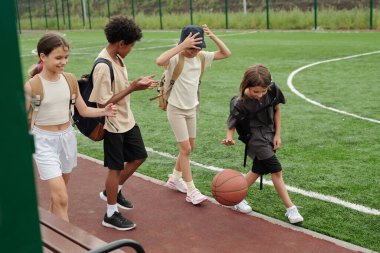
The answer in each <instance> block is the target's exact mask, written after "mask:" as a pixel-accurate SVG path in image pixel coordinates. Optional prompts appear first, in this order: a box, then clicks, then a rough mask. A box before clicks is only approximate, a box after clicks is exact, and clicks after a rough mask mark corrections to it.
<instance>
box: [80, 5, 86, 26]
mask: <svg viewBox="0 0 380 253" xmlns="http://www.w3.org/2000/svg"><path fill="white" fill-rule="evenodd" d="M80 2H81V5H82V23H83V29H85V28H86V13H85V9H84V0H81V1H80Z"/></svg>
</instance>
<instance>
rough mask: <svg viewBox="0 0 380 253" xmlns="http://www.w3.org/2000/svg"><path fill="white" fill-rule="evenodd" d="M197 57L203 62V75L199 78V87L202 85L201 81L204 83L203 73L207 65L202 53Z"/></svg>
mask: <svg viewBox="0 0 380 253" xmlns="http://www.w3.org/2000/svg"><path fill="white" fill-rule="evenodd" d="M197 57H198V58H199V59H200V60H201V74H200V76H199V85H200V84H201V81H202V76H203V72H204V70H205V64H206V57H205V55H204V54H202V52H200V53H199V54H198V55H197Z"/></svg>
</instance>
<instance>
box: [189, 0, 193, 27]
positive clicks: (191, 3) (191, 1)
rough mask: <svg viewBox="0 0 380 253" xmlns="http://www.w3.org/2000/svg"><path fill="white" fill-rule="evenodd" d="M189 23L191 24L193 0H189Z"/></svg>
mask: <svg viewBox="0 0 380 253" xmlns="http://www.w3.org/2000/svg"><path fill="white" fill-rule="evenodd" d="M189 4H190V25H192V24H193V0H190V2H189Z"/></svg>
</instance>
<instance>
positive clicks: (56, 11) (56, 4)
mask: <svg viewBox="0 0 380 253" xmlns="http://www.w3.org/2000/svg"><path fill="white" fill-rule="evenodd" d="M54 3H55V16H56V18H57V28H58V30H59V17H58V3H57V0H55V1H54Z"/></svg>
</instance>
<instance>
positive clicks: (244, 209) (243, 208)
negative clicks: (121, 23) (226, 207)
mask: <svg viewBox="0 0 380 253" xmlns="http://www.w3.org/2000/svg"><path fill="white" fill-rule="evenodd" d="M233 209H234V210H235V211H238V212H241V213H250V212H252V207H251V206H250V205H248V202H247V201H246V200H245V199H243V201H242V202H240V203H239V204H237V205H234V206H233Z"/></svg>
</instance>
